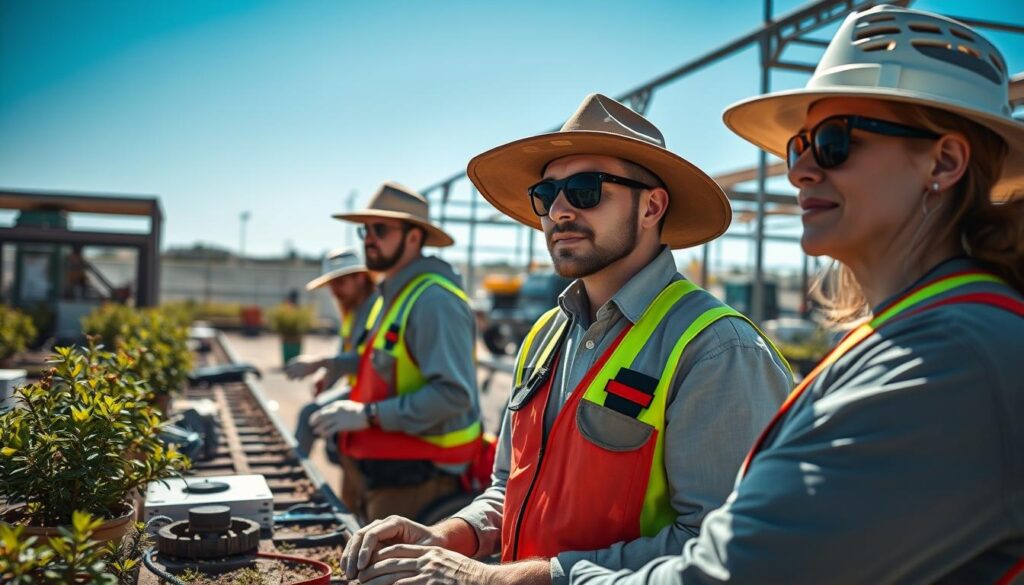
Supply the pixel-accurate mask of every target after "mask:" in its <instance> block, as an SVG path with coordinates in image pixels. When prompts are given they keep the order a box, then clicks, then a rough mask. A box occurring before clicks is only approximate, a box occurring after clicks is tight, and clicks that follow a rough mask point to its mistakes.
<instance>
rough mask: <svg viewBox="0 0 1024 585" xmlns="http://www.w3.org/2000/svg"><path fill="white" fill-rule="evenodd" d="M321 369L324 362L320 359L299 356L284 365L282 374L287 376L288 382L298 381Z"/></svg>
mask: <svg viewBox="0 0 1024 585" xmlns="http://www.w3.org/2000/svg"><path fill="white" fill-rule="evenodd" d="M322 367H324V360H323V359H322V358H318V357H313V356H311V355H300V356H295V357H293V358H292V359H290V360H288V363H287V364H285V365H284V373H285V375H286V376H288V379H289V380H298V379H300V378H305V377H306V376H308V375H310V374H312V373H313V372H315V371H317V370H319V369H320V368H322Z"/></svg>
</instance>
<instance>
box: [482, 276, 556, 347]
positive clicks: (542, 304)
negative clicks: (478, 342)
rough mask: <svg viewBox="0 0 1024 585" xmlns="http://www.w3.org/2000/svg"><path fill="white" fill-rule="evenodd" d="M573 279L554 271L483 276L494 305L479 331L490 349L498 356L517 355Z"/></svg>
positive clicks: (484, 284)
mask: <svg viewBox="0 0 1024 585" xmlns="http://www.w3.org/2000/svg"><path fill="white" fill-rule="evenodd" d="M571 282H572V279H571V278H563V277H561V276H558V275H557V274H555V273H554V272H552V271H548V272H534V273H531V274H528V275H526V276H525V277H519V276H516V277H512V276H505V275H491V276H488V277H486V278H484V281H483V288H484V290H486V291H487V293H488V296H489V297H490V301H491V303H490V305H491V306H490V310H489V311H488V313H487V315H486V319H485V322H484V324H483V326H482V327H481V329H480V330H481V331H482V337H483V341H484V345H486V346H487V349H488V350H489V351H490V352H491V353H492V354H494V355H496V356H512V355H515V354H516V352H517V351H518V350H519V345H520V344H521V343H522V342H523V339H525V338H526V334H527V333H529V332H530V327H531V326H533V324H534V322H536V321H537V319H539V318H540V316H541V315H543V314H544V313H545V312H546V311H548V310H549V309H551V308H552V307H554V306H555V305H556V304H558V295H560V294H562V291H563V290H565V288H566V287H567V286H569V283H571Z"/></svg>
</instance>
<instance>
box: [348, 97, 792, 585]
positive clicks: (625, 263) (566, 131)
mask: <svg viewBox="0 0 1024 585" xmlns="http://www.w3.org/2000/svg"><path fill="white" fill-rule="evenodd" d="M468 172H469V177H470V179H472V181H473V183H474V184H475V185H476V187H477V188H478V189H479V190H480V193H481V194H483V196H484V197H485V198H486V199H487V200H488V201H489V202H491V204H493V205H494V206H495V207H497V208H498V209H499V210H501V211H502V212H504V213H505V214H506V215H509V216H510V217H512V218H514V219H516V220H518V221H520V222H522V223H524V224H526V225H528V226H530V227H533V228H538V229H542V230H543V231H544V234H545V236H546V238H547V244H548V250H549V251H550V253H551V259H552V261H553V262H554V266H555V269H556V270H557V271H558V273H559V274H561V275H563V276H569V277H574V278H576V279H577V280H576V281H574V282H573V283H572V284H571V285H570V286H569V287H568V288H567V289H566V290H565V292H564V293H563V294H562V296H561V297H560V299H559V306H558V307H556V308H555V309H552V310H551V311H550V312H549V313H548V314H546V315H544V316H543V317H542V318H541V319H540V320H539V321H538V322H537V323H536V325H535V326H534V328H533V330H532V331H531V333H530V334H529V336H528V337H527V339H526V341H525V342H524V344H523V347H522V348H521V350H520V354H519V357H518V362H517V367H516V371H515V387H514V388H513V390H512V396H511V398H510V402H509V406H508V410H507V411H506V412H505V418H504V423H503V425H502V431H501V437H500V439H499V447H498V453H497V458H496V463H495V467H494V476H493V483H492V485H491V487H490V488H489V489H487V490H486V492H485V493H484V494H483V495H481V496H480V497H478V498H477V499H476V500H475V501H474V502H473V503H472V504H470V505H469V506H468V507H467V508H465V509H463V510H462V511H461V512H460V513H458V514H456V515H455V517H454V518H451V519H448V520H445V521H443V522H441V523H440V524H438V525H436V526H432V527H425V526H420V525H418V524H415V523H413V522H410V521H406V520H399V519H388V520H385V521H383V522H379V523H375V524H371V525H370V526H368V527H366V528H364V529H363V530H361V531H360V532H359V533H357V534H356V535H355V536H354V537H353V538H352V540H350V542H349V544H348V546H347V547H346V550H345V554H344V557H343V561H342V564H343V566H344V567H345V569H346V571H347V576H348V577H350V578H352V577H356V576H358V578H359V580H360V582H363V583H366V582H372V583H375V582H376V581H372V580H373V579H375V578H377V577H382V576H388V577H390V576H393V575H395V574H400V573H402V572H410V573H416V572H420V573H423V572H426V573H427V574H428V575H433V576H438V577H439V578H441V579H442V580H444V579H449V580H452V581H455V582H458V583H477V582H480V583H483V582H509V583H512V582H515V583H548V582H555V583H561V582H565V581H567V579H568V574H569V571H570V570H571V568H572V567H573V565H575V564H576V563H578V562H580V561H583V560H591V561H595V562H598V563H601V564H604V565H606V566H612V567H622V568H625V567H637V566H640V565H642V564H643V563H644V562H646V561H649V560H651V559H653V558H656V557H659V556H662V555H666V554H676V553H678V551H679V548H680V547H681V546H682V543H683V542H685V541H686V540H687V539H689V538H690V537H691V536H693V535H694V534H696V532H697V530H698V529H699V527H700V524H701V522H702V520H703V518H704V516H705V514H707V513H708V512H709V511H710V510H713V509H714V508H716V507H718V506H719V505H721V504H722V502H723V501H724V500H725V498H726V496H727V495H728V494H729V491H730V489H731V487H732V484H733V480H734V478H735V476H736V471H737V469H738V468H739V466H740V464H741V462H742V460H743V456H744V454H745V453H746V452H747V449H748V448H749V447H750V444H751V443H752V442H753V440H754V439H755V437H756V436H757V433H758V432H759V431H760V430H761V428H762V427H763V426H764V424H765V423H766V422H767V421H768V420H769V418H770V417H771V415H772V413H773V412H774V411H775V409H776V408H777V407H778V406H779V404H781V403H782V401H783V399H784V397H785V396H786V394H787V392H788V390H789V388H790V385H791V375H790V373H789V371H788V367H787V365H786V364H785V362H784V360H783V359H782V358H781V357H780V356H779V355H778V354H777V352H775V351H774V350H773V349H772V348H771V347H769V344H768V343H766V342H765V340H764V339H763V338H762V337H761V336H760V335H759V333H758V331H757V330H756V328H755V327H753V326H752V325H751V324H750V323H749V322H748V321H747V320H746V319H745V318H744V317H742V316H741V315H740V314H739V313H736V312H735V311H734V310H732V309H730V308H729V307H727V306H725V305H723V304H722V303H721V302H719V301H718V300H717V299H715V298H714V297H713V296H711V295H710V294H708V293H707V292H705V291H703V290H701V289H700V288H699V287H697V286H696V285H694V284H692V283H691V282H689V281H687V280H686V279H685V278H683V276H682V275H680V274H679V273H678V272H677V270H676V264H675V260H674V259H673V256H672V252H671V249H673V248H686V247H689V246H695V245H698V244H702V243H704V242H707V241H709V240H712V239H714V238H715V237H717V236H719V235H721V234H722V233H723V232H724V231H725V230H726V228H727V227H728V226H729V222H730V218H731V211H730V206H729V202H728V201H727V200H726V197H725V194H724V193H723V192H722V190H721V188H720V187H719V186H718V185H717V184H715V182H714V181H713V180H711V178H709V177H708V176H707V175H706V174H704V173H703V172H702V171H701V170H699V169H697V168H696V167H695V166H694V165H692V164H690V163H689V162H687V161H686V160H684V159H682V158H681V157H679V156H677V155H676V154H673V153H672V152H670V151H668V150H666V149H665V147H664V139H663V137H662V135H661V132H660V131H659V130H658V129H657V128H655V127H654V126H653V125H652V124H651V123H650V122H648V121H647V120H646V119H644V118H643V117H642V116H640V115H639V114H636V113H635V112H633V111H632V110H630V109H629V108H627V107H625V106H623V105H622V104H620V103H618V102H616V101H614V100H612V99H609V98H607V97H605V96H602V95H591V96H588V97H587V98H586V99H585V100H584V102H583V104H582V105H581V106H580V108H579V109H578V110H577V112H576V113H575V114H574V115H573V116H572V118H570V119H569V121H568V122H566V124H565V125H564V126H563V128H562V130H561V131H559V132H556V133H553V134H545V135H541V136H535V137H531V138H526V139H523V140H518V141H516V142H512V143H510V144H506V145H504V146H500V147H498V148H495V149H493V150H490V151H488V152H485V153H483V154H481V155H479V156H477V157H476V158H474V159H473V160H472V161H470V163H469V170H468ZM394 542H400V543H403V544H400V545H394V546H389V547H388V548H384V549H380V550H378V546H379V545H381V543H387V544H392V543H394ZM497 552H500V553H501V558H502V561H503V562H504V563H512V564H503V565H500V566H496V567H495V566H488V565H484V564H483V563H479V562H476V561H473V560H470V559H469V558H467V557H476V558H481V557H486V556H489V555H492V554H495V553H497ZM463 555H465V556H463ZM417 557H418V558H417ZM424 559H425V560H424ZM516 561H521V562H516ZM491 579H494V581H491ZM381 582H390V581H386V580H382V581H381Z"/></svg>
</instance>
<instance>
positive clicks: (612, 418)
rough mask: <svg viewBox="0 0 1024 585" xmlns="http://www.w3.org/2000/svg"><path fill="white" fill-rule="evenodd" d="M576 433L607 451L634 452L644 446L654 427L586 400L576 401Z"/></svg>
mask: <svg viewBox="0 0 1024 585" xmlns="http://www.w3.org/2000/svg"><path fill="white" fill-rule="evenodd" d="M576 426H577V428H579V431H580V434H581V435H583V437H584V438H585V439H586V440H587V441H589V442H590V443H593V444H594V445H597V446H598V447H601V448H602V449H605V450H607V451H613V452H624V451H635V450H636V449H639V448H641V447H643V446H644V445H646V444H647V442H648V441H649V440H650V438H651V436H652V435H653V434H654V427H652V426H651V425H649V424H647V423H645V422H641V421H639V420H637V419H635V418H632V417H628V416H626V415H624V414H622V413H620V412H616V411H614V410H612V409H610V408H606V407H604V406H601V405H600V404H596V403H594V402H591V401H589V400H580V403H579V407H577V409H576Z"/></svg>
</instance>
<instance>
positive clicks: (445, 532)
mask: <svg viewBox="0 0 1024 585" xmlns="http://www.w3.org/2000/svg"><path fill="white" fill-rule="evenodd" d="M430 530H431V532H433V533H434V534H435V536H436V537H437V539H438V540H439V541H440V542H439V546H441V547H442V548H446V549H448V550H451V551H455V552H457V553H459V554H461V555H465V556H467V557H472V556H473V555H475V554H476V551H477V549H479V548H480V542H479V541H478V540H477V537H476V530H475V529H474V528H473V527H472V526H471V525H470V524H469V522H466V521H465V520H463V519H462V518H448V519H446V520H442V521H441V522H440V523H438V524H435V525H434V526H432V527H431V529H430Z"/></svg>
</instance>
